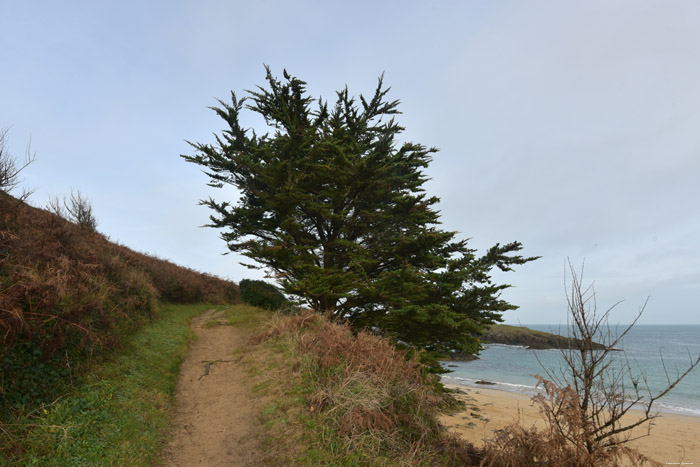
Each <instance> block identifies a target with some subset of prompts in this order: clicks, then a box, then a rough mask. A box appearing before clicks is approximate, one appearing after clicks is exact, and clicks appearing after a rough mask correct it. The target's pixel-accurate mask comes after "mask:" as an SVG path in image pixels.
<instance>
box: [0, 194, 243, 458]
mask: <svg viewBox="0 0 700 467" xmlns="http://www.w3.org/2000/svg"><path fill="white" fill-rule="evenodd" d="M238 300H239V291H238V286H237V285H236V284H234V283H232V282H228V281H224V280H221V279H219V278H216V277H214V276H209V275H206V274H201V273H198V272H196V271H192V270H189V269H186V268H183V267H180V266H177V265H175V264H172V263H170V262H168V261H164V260H161V259H158V258H156V257H154V256H149V255H146V254H142V253H137V252H134V251H132V250H129V249H128V248H126V247H124V246H121V245H118V244H115V243H113V242H110V241H109V239H108V238H107V237H106V236H104V235H102V234H100V233H98V232H95V231H93V230H92V229H90V228H85V226H82V225H79V224H76V223H72V222H68V221H66V220H64V219H62V218H60V217H58V216H56V215H54V214H52V213H50V212H47V211H45V210H42V209H39V208H35V207H32V206H29V205H28V204H26V203H25V202H23V201H22V200H20V199H17V198H14V197H13V196H11V195H10V194H8V193H7V192H5V191H2V190H0V335H1V336H2V340H0V431H1V432H2V434H3V436H2V437H1V438H2V440H3V441H2V446H0V450H2V451H6V450H8V449H9V450H10V451H12V449H13V448H12V445H13V444H12V443H13V440H15V441H16V440H21V439H23V438H24V435H23V434H22V433H24V430H26V428H27V427H29V426H31V425H33V424H35V422H34V419H35V418H36V417H37V414H40V413H41V411H42V410H44V408H45V407H46V406H48V405H49V404H53V403H54V402H55V401H56V400H57V399H59V398H62V397H64V396H65V395H66V394H67V393H69V392H70V391H71V390H72V388H73V386H74V384H75V382H76V381H78V380H80V378H81V377H82V376H84V375H85V374H86V372H89V371H92V370H91V368H93V366H94V365H95V364H97V362H99V361H101V359H102V358H109V356H110V355H111V354H112V353H113V352H114V351H119V350H121V349H122V348H123V347H124V345H125V339H126V338H127V337H128V336H129V335H131V334H132V333H134V332H135V331H137V330H138V329H139V328H141V327H142V326H143V325H145V324H147V323H150V322H152V321H153V320H154V319H156V318H157V317H158V316H159V313H160V312H161V310H162V308H163V304H164V303H201V302H210V303H232V302H237V301H238ZM8 443H9V444H8Z"/></svg>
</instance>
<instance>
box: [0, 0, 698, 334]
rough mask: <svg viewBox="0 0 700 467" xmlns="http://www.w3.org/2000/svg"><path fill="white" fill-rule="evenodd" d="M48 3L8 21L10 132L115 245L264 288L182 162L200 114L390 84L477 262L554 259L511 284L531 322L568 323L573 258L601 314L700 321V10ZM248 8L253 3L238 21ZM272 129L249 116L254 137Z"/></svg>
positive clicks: (41, 193) (680, 6)
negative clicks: (640, 312)
mask: <svg viewBox="0 0 700 467" xmlns="http://www.w3.org/2000/svg"><path fill="white" fill-rule="evenodd" d="M246 3H247V4H243V2H223V1H196V2H195V1H179V2H172V1H161V2H154V1H152V2H143V1H139V2H135V1H119V2H94V1H85V2H75V1H66V2H50V1H9V0H4V1H3V2H2V4H1V6H0V44H2V48H1V49H0V50H1V51H0V67H1V68H2V73H0V127H10V133H9V135H8V137H9V147H10V149H11V150H12V151H13V152H14V153H15V154H20V155H21V154H22V153H23V151H24V147H25V145H26V143H27V141H28V140H29V138H30V135H31V141H32V148H33V150H34V151H35V152H36V154H37V161H36V163H35V164H34V165H32V166H31V167H30V168H29V169H28V170H27V171H26V174H25V178H26V184H27V186H30V187H34V188H36V193H35V194H34V196H33V198H32V202H33V203H34V204H36V205H44V204H45V203H46V202H47V199H48V197H49V196H50V195H62V194H66V193H69V192H70V189H71V187H72V188H75V189H80V190H81V191H82V192H83V193H85V194H87V195H88V196H89V197H90V199H91V200H92V203H93V206H94V209H95V211H96V214H97V217H98V220H99V223H100V224H99V230H100V231H101V232H103V233H105V234H107V235H109V236H110V237H111V238H112V239H113V240H116V241H119V242H120V243H123V244H125V245H127V246H130V247H132V248H135V249H137V250H140V251H145V252H149V253H155V254H157V255H159V256H161V257H164V258H168V259H170V260H172V261H174V262H177V263H179V264H183V265H186V266H190V267H192V268H195V269H198V270H202V271H207V272H211V273H214V274H217V275H220V276H223V277H228V278H230V279H233V280H235V281H238V280H240V279H241V278H244V277H261V276H260V275H256V274H254V273H251V272H250V271H248V270H245V269H243V268H242V267H240V266H239V265H238V264H237V263H238V261H239V260H240V258H237V257H235V256H232V255H229V256H221V253H222V252H224V251H225V245H224V243H223V242H222V241H221V240H219V239H218V232H216V231H215V230H212V229H201V228H199V227H198V226H200V225H202V224H204V223H206V221H207V217H208V214H209V213H208V212H207V209H206V208H204V207H199V206H197V205H196V201H197V200H198V199H200V198H204V197H208V196H209V195H210V194H213V195H214V196H215V197H222V196H230V197H232V196H233V193H232V192H231V190H226V191H224V192H220V191H218V190H211V189H209V188H207V187H206V186H205V183H206V181H207V179H206V177H205V176H203V175H202V174H201V173H200V172H199V170H198V168H197V167H195V166H194V165H190V164H187V163H186V162H184V161H183V160H182V159H180V158H179V157H178V156H179V154H183V153H190V149H189V147H188V146H187V144H186V143H185V141H184V140H185V139H187V140H191V141H200V142H207V141H211V138H212V137H211V134H212V132H215V131H220V130H221V129H222V128H223V125H222V124H223V121H221V120H219V119H218V118H217V117H216V116H215V115H214V114H213V112H211V111H210V110H208V109H207V106H211V105H215V104H216V101H215V98H224V99H226V98H227V97H228V95H229V92H230V91H231V90H234V91H236V92H238V93H239V94H240V93H242V91H243V90H244V89H251V88H254V87H255V86H256V85H258V84H261V83H262V82H263V78H264V70H263V63H267V64H269V65H270V66H271V67H272V69H273V71H274V72H275V73H277V74H279V75H281V73H282V69H283V68H286V69H287V70H288V71H289V72H290V73H292V74H294V75H296V76H298V77H300V78H302V79H304V80H306V81H308V83H309V90H310V91H311V93H312V94H313V95H315V96H318V95H323V96H324V97H327V98H332V96H333V92H334V91H335V90H337V89H340V88H342V87H343V86H345V84H347V85H348V87H349V88H350V91H351V92H352V93H355V94H359V93H365V94H369V93H371V92H372V91H373V89H374V86H375V84H376V79H377V76H378V75H380V74H381V73H382V72H384V73H385V81H386V83H388V84H389V85H390V86H392V91H391V95H390V97H392V98H396V99H400V100H401V101H402V106H401V110H402V111H403V113H404V114H403V115H402V116H401V117H400V122H401V123H402V124H403V125H404V126H406V127H407V130H406V132H405V139H406V140H412V141H415V142H419V143H422V144H425V145H428V146H437V147H438V148H440V149H441V152H440V153H438V154H437V156H436V159H435V162H434V163H433V165H432V166H431V167H430V169H429V174H430V176H431V177H432V181H431V182H430V183H429V185H428V189H429V192H430V193H431V194H435V195H437V196H439V197H441V198H442V203H441V205H440V208H441V211H442V215H443V223H444V227H445V228H447V229H451V230H458V231H460V232H461V234H462V236H463V237H469V238H471V239H472V240H471V245H472V246H474V247H476V248H479V249H480V250H482V251H483V249H484V248H486V247H489V246H491V245H492V244H494V243H496V242H501V243H505V242H509V241H512V240H520V241H522V242H523V243H524V245H525V250H524V253H525V254H527V255H542V256H543V258H542V259H541V260H539V261H537V262H535V263H530V264H528V265H525V266H523V267H520V268H519V269H518V270H517V272H515V273H509V274H507V275H499V276H498V279H499V280H504V281H508V282H510V283H512V284H514V285H516V286H517V287H515V288H513V289H511V290H509V291H508V292H506V294H505V298H507V299H509V300H510V301H512V302H513V303H515V304H517V305H520V306H521V308H520V310H518V311H515V312H509V313H507V314H506V315H505V318H506V321H507V322H510V323H516V322H518V321H520V322H522V323H559V322H563V321H565V320H566V312H565V296H564V274H565V262H566V258H567V257H570V258H571V260H572V261H573V262H574V264H580V263H581V261H582V260H583V259H584V258H585V260H586V275H585V279H587V280H595V282H596V286H597V289H598V292H599V294H598V303H599V306H600V307H601V308H604V307H606V306H608V305H611V304H613V303H614V302H616V301H618V300H625V302H624V303H623V304H622V305H620V307H619V309H618V312H617V313H616V314H614V315H613V321H614V322H626V321H629V319H630V317H631V315H632V314H634V313H635V312H636V310H637V308H638V307H639V306H640V305H641V304H642V303H643V302H644V300H645V298H646V297H647V296H650V297H651V300H650V302H649V306H648V309H647V311H646V314H645V317H644V318H643V320H642V322H643V323H649V324H651V323H666V322H668V323H695V324H700V248H699V246H700V245H699V243H700V240H699V239H700V131H699V130H698V129H699V128H700V28H699V27H698V25H699V24H700V3H697V2H694V1H690V0H689V1H673V0H671V1H655V2H649V1H639V0H636V1H615V2H610V1H587V2H570V1H529V2H520V1H509V2H508V1H489V2H484V1H459V2H457V1H455V2H447V1H445V2H389V1H372V2H355V3H354V4H353V6H350V4H349V3H342V4H340V3H334V2H321V1H318V2H315V1H306V2H280V1H258V2H246ZM242 4H243V5H242ZM250 124H251V125H257V124H258V122H257V121H256V120H250Z"/></svg>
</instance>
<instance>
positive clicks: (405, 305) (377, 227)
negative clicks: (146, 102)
mask: <svg viewBox="0 0 700 467" xmlns="http://www.w3.org/2000/svg"><path fill="white" fill-rule="evenodd" d="M388 92H389V88H387V87H385V85H384V82H383V79H382V78H381V77H380V78H379V82H378V85H377V88H376V90H375V91H374V94H373V95H372V96H371V97H369V98H365V97H364V96H362V95H360V97H359V99H356V98H355V97H352V96H351V95H350V94H349V91H348V89H347V88H345V89H343V90H341V91H338V92H337V96H336V100H335V103H334V104H332V105H329V103H328V101H324V100H323V99H322V98H320V99H318V100H317V101H316V99H314V98H312V97H311V96H310V95H309V93H308V92H307V90H306V83H305V82H304V81H302V80H300V79H298V78H296V77H292V76H290V75H289V74H288V73H287V72H286V70H285V71H284V78H283V79H282V80H280V79H278V78H275V77H273V75H272V72H271V71H270V69H269V68H267V75H266V84H265V86H260V87H258V88H257V90H256V91H249V92H248V93H247V95H246V96H245V97H243V98H240V99H239V98H238V97H237V96H236V94H235V93H233V92H232V93H231V100H230V101H229V102H225V101H223V100H220V101H219V104H220V107H216V108H213V110H214V111H215V112H216V113H217V115H218V116H220V117H221V118H222V119H223V120H224V121H225V122H226V125H227V126H228V128H227V129H226V130H224V131H223V132H222V133H221V134H220V135H216V136H215V143H214V144H208V143H192V146H193V148H194V150H195V153H194V155H184V156H183V157H184V159H185V160H187V161H189V162H192V163H194V164H197V165H199V166H201V167H202V168H203V170H204V172H205V173H206V174H207V175H208V176H209V178H210V183H209V185H210V186H212V187H217V188H223V187H228V186H232V187H235V189H236V192H237V193H240V196H239V197H238V199H237V200H229V199H225V200H223V201H221V200H220V201H216V200H214V199H213V198H209V199H208V200H203V201H202V202H201V203H202V204H203V205H205V206H208V207H209V208H211V210H212V211H213V214H212V216H211V224H210V226H211V227H215V228H219V229H222V233H221V237H222V238H223V239H224V240H225V241H226V243H227V245H228V248H229V249H230V250H231V251H233V252H236V253H239V254H242V255H244V256H246V257H248V258H250V259H251V260H253V261H254V264H251V265H250V267H254V268H259V269H265V270H266V271H267V272H268V273H269V274H270V275H271V276H272V277H275V278H276V279H278V281H279V284H280V285H281V287H282V288H283V290H284V292H285V293H287V294H289V295H291V296H294V297H296V298H298V299H299V300H301V301H302V302H303V303H305V304H307V305H308V306H310V307H311V308H313V309H314V310H316V311H317V312H319V313H323V314H326V315H328V316H330V317H332V318H333V319H337V320H339V321H347V322H348V323H350V325H351V326H352V327H353V328H354V329H356V330H359V329H366V328H371V329H373V330H375V331H376V332H381V333H382V334H383V335H385V336H387V337H389V338H391V339H393V340H394V341H397V342H398V341H400V342H403V343H405V344H408V345H412V346H415V347H417V348H420V349H425V350H427V351H429V352H430V353H432V354H434V355H438V354H444V353H446V352H449V351H459V352H466V353H474V352H476V351H477V350H478V348H479V341H478V339H477V338H476V337H474V336H478V335H479V334H480V333H481V332H482V331H483V330H484V329H485V328H486V327H488V326H489V325H491V324H493V323H495V322H498V321H500V320H501V319H502V318H501V315H502V313H503V312H505V311H507V310H513V309H515V308H517V307H516V306H515V305H513V304H511V303H508V302H507V301H505V300H503V299H502V298H501V296H500V294H501V292H502V291H503V290H505V289H507V288H508V287H510V286H509V285H507V284H495V283H494V281H493V280H492V276H491V271H492V270H493V269H494V268H497V269H499V270H501V271H512V270H513V267H515V266H517V265H522V264H525V263H527V262H529V261H533V260H534V259H536V258H535V257H525V256H521V255H519V254H517V253H518V252H519V251H520V250H521V249H522V245H521V244H520V242H517V241H514V242H511V243H507V244H505V245H500V244H498V243H497V244H496V245H494V246H493V247H491V248H489V249H488V250H487V251H486V253H485V254H483V255H480V256H479V255H477V254H476V250H474V249H472V248H469V247H468V245H467V241H466V240H458V239H457V238H456V236H457V233H456V232H450V231H445V230H442V229H440V228H439V224H440V219H439V212H438V211H437V209H436V205H437V203H438V201H439V199H438V198H437V197H435V196H428V195H427V194H426V192H425V188H424V185H425V182H426V181H427V180H428V177H427V176H426V174H425V172H424V170H425V168H426V167H427V166H428V165H429V163H430V162H431V160H432V156H433V154H435V153H436V152H437V149H435V148H429V147H426V146H423V145H422V144H417V143H412V142H406V143H403V144H399V141H398V138H399V137H400V135H401V133H402V132H403V130H404V128H403V127H401V126H400V125H399V123H398V122H397V121H396V119H395V118H396V115H397V114H399V110H398V106H399V101H397V100H393V101H392V100H388V99H387V94H388ZM314 103H315V104H314ZM245 111H248V112H250V113H252V114H254V115H256V116H259V117H262V119H263V120H264V122H265V123H266V125H267V127H266V128H265V129H263V130H259V129H258V130H253V129H247V128H244V127H243V126H242V124H241V115H243V114H244V112H245ZM426 355H429V354H426ZM436 367H437V368H439V366H436Z"/></svg>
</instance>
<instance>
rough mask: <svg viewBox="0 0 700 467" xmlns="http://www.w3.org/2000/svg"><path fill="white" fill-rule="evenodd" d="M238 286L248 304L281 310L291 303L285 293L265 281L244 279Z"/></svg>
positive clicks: (243, 299) (242, 298)
mask: <svg viewBox="0 0 700 467" xmlns="http://www.w3.org/2000/svg"><path fill="white" fill-rule="evenodd" d="M238 286H239V287H240V290H241V300H242V301H243V302H244V303H247V304H248V305H252V306H257V307H260V308H265V309H267V310H279V309H281V308H284V307H285V306H287V305H289V301H288V300H287V299H286V297H285V296H284V294H283V293H282V292H280V290H279V289H278V288H277V287H275V286H274V285H272V284H268V283H267V282H265V281H260V280H250V279H243V280H241V282H240V283H239V284H238Z"/></svg>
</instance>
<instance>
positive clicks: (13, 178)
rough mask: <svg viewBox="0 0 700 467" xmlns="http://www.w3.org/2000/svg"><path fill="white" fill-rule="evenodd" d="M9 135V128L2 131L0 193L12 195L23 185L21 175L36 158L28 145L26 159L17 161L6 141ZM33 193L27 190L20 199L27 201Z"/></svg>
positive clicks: (0, 142) (0, 136) (0, 131)
mask: <svg viewBox="0 0 700 467" xmlns="http://www.w3.org/2000/svg"><path fill="white" fill-rule="evenodd" d="M7 133H8V130H7V128H3V129H0V191H4V192H5V193H10V192H11V191H13V190H14V189H16V188H17V187H18V186H19V185H20V184H21V183H22V181H23V180H22V179H21V178H20V173H22V171H23V170H24V169H26V168H27V167H28V166H29V165H30V164H31V163H32V162H34V160H35V159H36V156H35V155H34V154H32V153H31V150H30V147H31V145H30V143H28V144H27V149H26V151H25V153H24V159H23V160H21V161H19V160H17V158H15V157H14V156H12V154H10V152H9V151H8V149H7V145H6V140H5V138H6V136H7ZM32 192H33V190H27V189H26V188H25V189H24V190H23V191H22V193H21V194H20V195H19V199H21V200H25V199H27V198H28V197H29V196H30V195H31V194H32Z"/></svg>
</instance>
